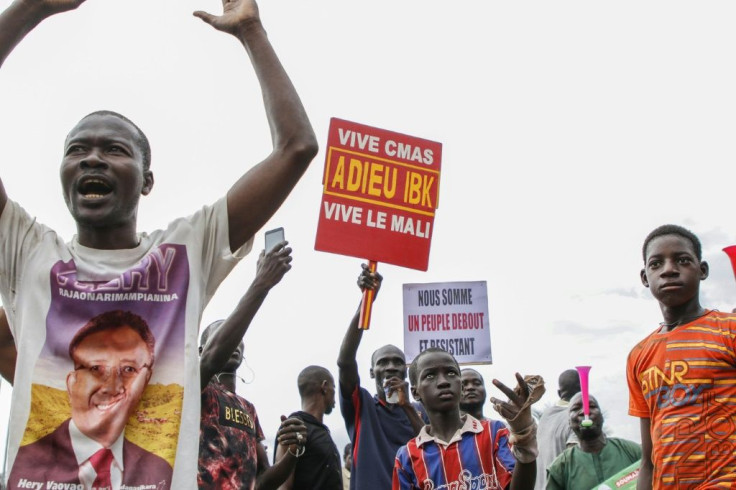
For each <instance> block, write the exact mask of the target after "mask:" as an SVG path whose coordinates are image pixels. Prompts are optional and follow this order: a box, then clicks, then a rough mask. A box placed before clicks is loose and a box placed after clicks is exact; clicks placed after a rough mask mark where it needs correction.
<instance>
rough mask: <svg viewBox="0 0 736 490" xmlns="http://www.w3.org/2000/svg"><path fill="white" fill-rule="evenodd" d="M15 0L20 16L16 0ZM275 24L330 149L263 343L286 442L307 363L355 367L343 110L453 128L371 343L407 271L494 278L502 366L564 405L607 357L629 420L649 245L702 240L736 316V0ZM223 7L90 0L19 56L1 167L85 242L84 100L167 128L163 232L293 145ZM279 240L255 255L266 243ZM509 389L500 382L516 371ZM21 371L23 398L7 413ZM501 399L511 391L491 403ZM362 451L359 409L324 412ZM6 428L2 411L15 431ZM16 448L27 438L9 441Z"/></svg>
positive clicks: (266, 417)
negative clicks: (332, 177)
mask: <svg viewBox="0 0 736 490" xmlns="http://www.w3.org/2000/svg"><path fill="white" fill-rule="evenodd" d="M9 4H10V2H9V1H8V0H0V8H5V7H6V6H7V5H9ZM260 7H261V14H262V18H263V21H264V24H265V26H266V28H267V30H268V32H269V35H270V38H271V41H272V42H273V44H274V46H275V48H276V50H277V52H278V53H279V54H280V56H281V59H282V61H283V63H284V64H285V66H286V68H287V71H288V72H289V74H290V75H291V77H292V79H293V81H294V83H295V85H296V87H297V89H298V91H299V93H300V95H301V97H302V99H303V101H304V104H305V106H306V108H307V112H308V113H309V115H310V118H311V120H312V123H313V125H314V128H315V131H316V133H317V137H318V139H319V141H320V144H321V147H322V148H321V150H322V151H320V154H319V155H318V156H317V158H316V159H315V161H314V163H313V165H312V167H311V168H310V170H308V172H307V174H306V175H305V176H304V178H303V179H302V181H301V182H300V183H299V185H298V187H297V188H296V190H295V191H294V193H293V194H292V195H291V197H290V198H289V200H288V201H287V203H286V204H285V205H284V206H283V207H282V208H281V210H280V211H279V212H278V213H277V214H276V216H274V218H273V219H272V221H271V222H270V223H269V224H268V225H267V226H266V227H265V229H269V228H272V227H276V226H284V227H285V229H286V235H287V239H289V240H290V242H291V245H292V247H293V248H294V268H293V270H292V271H291V272H290V273H289V274H288V275H287V276H286V277H285V278H284V280H283V281H282V284H280V285H279V286H277V287H276V289H274V290H273V291H272V293H271V294H270V295H269V297H268V299H267V300H266V303H265V304H264V306H263V307H262V308H261V311H260V313H259V315H258V316H257V318H256V320H255V321H254V324H253V325H252V328H251V331H250V332H248V334H247V336H246V338H245V343H246V350H245V355H246V360H247V363H248V365H249V366H250V367H251V368H252V373H254V376H253V375H252V374H251V371H249V370H248V369H247V368H243V369H242V371H241V374H242V376H243V377H244V378H246V380H248V381H250V380H251V379H252V382H250V383H249V384H247V385H241V386H240V390H241V393H242V394H244V395H245V396H246V397H247V398H248V399H249V400H251V401H252V402H253V403H255V405H256V407H257V409H258V412H259V415H260V418H261V424H262V425H263V427H264V430H265V431H266V433H267V438H268V442H269V444H272V440H273V436H274V433H275V430H276V428H277V426H278V420H279V415H280V414H288V413H289V412H291V411H293V410H297V409H298V408H299V398H298V394H297V390H296V376H297V374H298V372H299V371H300V370H301V369H302V368H303V367H305V366H307V365H309V364H321V365H324V366H325V367H327V368H329V369H330V370H331V371H332V372H333V374H334V375H337V367H336V363H335V360H336V357H337V351H338V348H339V345H340V341H341V339H342V336H343V333H344V331H345V328H346V326H347V323H348V321H349V320H350V318H351V316H352V314H353V312H354V310H355V307H356V306H357V304H358V301H359V298H360V294H359V291H358V289H357V286H355V279H356V278H357V275H358V273H359V271H360V267H359V264H360V262H361V261H360V260H358V259H355V258H350V257H342V256H337V255H331V254H325V253H321V252H315V251H314V239H315V232H316V224H317V219H318V213H319V203H320V198H321V191H322V189H321V183H320V182H321V177H322V169H323V165H324V147H325V143H326V139H327V127H328V124H329V119H330V117H333V116H334V117H340V118H343V119H348V120H352V121H356V122H360V123H364V124H368V125H371V126H377V127H382V128H386V129H390V130H393V131H398V132H402V133H407V134H412V135H415V136H419V137H422V138H426V139H430V140H434V141H439V142H441V143H443V145H444V154H443V163H442V178H441V187H440V208H439V209H438V211H437V215H436V218H435V227H434V239H433V244H432V251H431V254H430V262H429V270H428V271H427V272H419V271H413V270H408V269H402V268H399V267H394V266H388V265H379V270H380V271H381V272H382V273H383V274H384V276H385V278H386V279H385V281H384V288H383V290H382V292H381V294H380V297H379V299H378V302H377V303H376V305H375V308H374V317H373V323H372V327H371V329H370V331H369V332H368V333H366V335H365V337H364V341H363V345H362V346H361V348H360V351H359V359H358V361H359V366H360V374H361V376H362V384H363V386H365V387H366V388H368V389H369V390H372V389H373V388H372V383H371V380H370V379H369V377H368V368H369V363H370V360H369V357H370V353H371V352H372V351H373V350H374V349H375V348H377V347H379V346H381V345H383V344H385V343H395V344H397V345H401V343H402V338H403V337H402V303H401V285H402V284H403V283H421V282H444V281H464V280H485V281H487V282H488V296H489V310H490V324H491V332H492V333H491V338H492V345H493V356H494V365H493V366H483V367H481V369H480V370H481V371H482V372H483V374H484V375H485V376H486V378H487V379H490V378H492V377H498V378H500V379H501V380H503V381H507V382H511V381H512V380H513V373H514V372H515V371H521V372H522V373H538V374H541V375H543V376H544V377H545V379H546V380H547V383H548V394H547V395H545V397H544V398H543V399H542V401H541V402H540V405H544V404H547V403H552V402H554V401H555V400H556V388H557V386H556V384H557V382H556V380H557V376H558V374H559V373H560V372H561V371H563V370H564V369H566V368H568V367H573V366H575V365H578V364H591V365H592V366H593V369H592V371H591V386H592V392H593V393H594V394H596V395H597V397H598V400H599V402H600V403H601V404H602V406H603V408H604V409H605V410H606V412H607V413H608V418H607V425H608V428H609V429H610V430H611V431H612V432H613V433H614V434H616V435H619V436H622V437H627V438H630V439H633V440H637V441H638V440H639V429H638V420H637V419H634V418H631V417H629V416H628V415H627V413H626V412H627V398H628V394H627V388H626V381H625V360H626V355H627V354H628V352H629V350H630V349H631V347H632V346H633V345H634V344H635V343H636V342H637V341H638V340H640V339H641V338H643V337H644V336H645V335H646V334H647V333H648V332H650V331H651V330H653V329H654V328H655V327H656V325H657V322H659V321H660V314H659V309H658V306H657V304H656V302H655V301H654V300H653V299H652V298H651V295H650V294H649V292H648V291H647V290H646V289H644V288H643V287H642V285H641V283H640V281H639V278H638V272H639V270H640V268H641V264H642V260H641V252H640V249H641V242H642V240H643V238H644V237H645V236H646V234H647V233H648V232H649V231H650V230H651V229H653V228H654V227H656V226H658V225H660V224H663V223H667V222H674V223H679V224H683V225H685V226H687V227H689V228H691V229H692V230H693V231H695V232H696V233H698V234H699V235H700V237H701V239H702V241H703V243H704V250H705V256H706V259H707V260H709V262H710V264H711V277H710V278H709V279H708V280H707V281H706V282H705V283H704V285H703V298H704V299H703V303H704V305H706V306H708V307H713V308H718V309H721V310H730V309H731V308H732V307H733V306H736V282H735V281H734V276H733V272H732V270H731V268H730V265H729V263H728V261H727V258H726V256H725V254H723V252H721V248H723V247H724V246H726V245H730V244H733V243H736V226H735V225H734V219H733V204H732V203H733V198H732V190H733V182H734V178H735V177H736V167H735V166H734V161H735V160H736V158H735V157H736V147H735V146H734V144H733V142H734V133H735V131H736V91H734V87H736V64H735V63H734V57H735V51H736V30H735V29H734V28H733V23H734V18H735V16H736V4H734V3H733V2H727V1H713V2H705V3H704V2H697V3H696V2H681V1H670V0H668V1H666V2H665V1H641V0H637V1H625V0H624V1H617V2H589V1H582V0H581V1H558V2H546V1H533V0H532V1H527V2H496V1H487V2H454V3H448V2H439V1H436V0H404V1H400V2H396V1H387V0H374V1H371V2H365V1H363V2H357V1H345V0H321V1H316V2H305V1H303V0H281V1H274V0H262V1H261V3H260ZM197 9H205V10H210V11H213V12H215V11H219V9H220V3H219V2H217V1H215V0H196V1H195V0H88V1H87V3H86V4H84V5H82V7H80V8H79V9H78V10H77V11H75V12H71V13H67V14H64V15H60V16H57V17H56V18H53V19H50V20H48V21H46V22H44V23H43V24H42V25H41V26H40V27H39V28H38V29H37V30H36V31H34V32H32V33H31V34H30V35H29V36H28V37H27V38H26V40H25V41H24V42H23V43H22V44H21V45H20V46H19V47H18V48H17V49H16V51H15V52H14V53H13V54H12V55H11V57H10V58H9V59H8V60H7V62H6V63H5V65H4V66H3V68H2V70H1V71H2V73H0V100H1V102H0V104H2V105H1V106H2V111H0V162H2V163H1V164H0V169H1V174H0V175H1V176H2V179H3V182H4V184H5V186H6V189H7V191H8V194H9V196H11V197H12V198H13V199H15V200H17V201H19V202H20V203H21V204H22V205H23V206H24V207H25V208H26V209H28V210H29V211H30V212H31V213H32V214H35V215H37V216H38V219H39V220H40V221H41V222H43V223H45V224H48V225H50V226H52V227H54V228H55V229H57V231H59V232H60V233H61V234H62V235H63V236H65V237H71V236H72V234H73V233H74V227H73V222H72V220H71V218H70V216H69V215H68V212H67V210H66V207H65V205H64V203H63V200H62V197H61V192H60V185H59V181H58V165H59V162H60V159H61V153H62V152H61V150H62V143H63V139H64V136H65V135H66V133H67V132H68V131H69V129H71V127H72V126H73V125H74V124H75V123H76V122H77V120H78V119H79V118H80V117H82V116H83V115H85V114H87V113H88V112H91V111H93V110H96V109H101V108H107V109H112V110H116V111H119V112H122V113H123V114H125V115H127V116H129V117H130V118H132V119H133V120H134V121H136V122H137V123H138V124H139V125H140V126H141V128H142V129H143V130H144V131H145V132H146V133H147V134H148V136H149V138H150V140H151V142H152V146H153V166H152V169H153V171H154V173H155V175H156V186H155V188H154V190H153V192H152V194H151V195H150V196H148V197H147V198H145V199H144V201H143V203H142V205H141V209H140V214H139V227H140V229H142V230H148V229H152V228H157V227H161V226H164V225H165V223H167V222H168V221H169V220H171V219H173V218H175V217H177V216H180V215H184V214H189V213H191V212H192V211H194V210H195V209H196V208H197V207H199V206H200V205H201V204H204V203H209V202H212V201H214V200H215V199H217V198H218V197H220V196H222V195H224V193H225V192H226V191H227V189H228V188H229V186H230V185H231V184H232V183H233V182H234V181H235V179H236V178H237V177H238V176H239V175H241V173H242V172H244V171H245V170H246V169H248V168H249V167H250V166H251V165H253V164H254V163H255V162H257V161H259V160H260V159H261V158H263V157H264V156H265V155H266V154H268V152H269V151H270V139H269V135H268V128H267V124H266V121H265V118H264V114H263V108H262V104H261V100H260V93H259V91H258V88H257V84H256V81H255V78H254V76H253V72H252V69H251V67H250V64H249V62H248V60H247V58H246V55H245V53H244V51H243V49H242V48H241V47H240V46H239V44H238V43H237V42H236V40H235V39H233V38H231V37H229V36H227V35H225V34H222V33H220V32H217V31H215V30H213V29H212V28H210V27H209V26H207V25H205V24H204V23H202V22H201V21H200V20H199V19H196V18H194V17H192V16H191V12H192V11H194V10H197ZM262 243H263V234H262V232H261V233H259V235H258V236H257V240H256V247H257V249H259V250H260V248H261V247H262V246H263V245H262ZM256 256H257V254H252V255H251V256H249V257H248V258H246V259H245V260H244V261H243V262H242V263H241V264H240V265H239V266H238V267H237V268H236V270H235V271H234V272H233V273H232V274H231V275H230V277H229V278H228V279H227V280H226V281H225V283H223V285H222V287H221V288H220V291H219V293H218V294H217V296H216V297H215V298H214V300H213V301H212V303H211V304H210V306H209V307H208V309H207V310H206V311H205V314H204V318H203V323H204V324H207V323H209V322H210V321H213V320H215V319H218V318H222V317H224V316H226V315H227V314H228V312H229V311H230V310H231V309H232V307H233V306H234V305H235V304H236V302H237V299H238V298H239V296H240V295H241V294H242V293H243V292H244V291H245V289H246V288H247V286H248V285H249V284H250V281H251V279H252V277H253V274H254V271H255V259H256ZM489 392H490V393H491V394H493V395H495V396H498V395H500V393H499V392H497V391H496V390H495V389H493V388H489ZM8 397H9V390H8V387H7V385H5V384H4V385H3V386H2V388H1V389H0V400H2V405H3V407H5V408H4V410H5V411H4V412H2V413H0V418H2V420H5V418H6V417H7V400H8ZM486 413H487V414H490V413H491V408H490V407H488V409H487V410H486ZM326 423H327V424H328V425H329V426H330V428H331V429H332V431H333V435H334V438H335V440H336V442H337V444H338V446H339V447H340V448H342V446H343V445H344V444H345V443H346V442H347V435H346V432H345V428H344V425H343V421H342V418H341V416H340V414H339V409H338V410H336V411H335V412H334V413H333V414H332V415H330V416H328V417H327V418H326ZM4 427H5V424H4V423H0V429H4ZM0 436H2V440H4V435H2V434H0Z"/></svg>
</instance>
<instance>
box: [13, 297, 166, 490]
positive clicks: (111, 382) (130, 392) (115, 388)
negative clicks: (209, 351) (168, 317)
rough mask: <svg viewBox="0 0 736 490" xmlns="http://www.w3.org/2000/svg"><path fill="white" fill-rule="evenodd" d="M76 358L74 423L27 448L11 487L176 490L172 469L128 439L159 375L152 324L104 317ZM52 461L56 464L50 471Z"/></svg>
mask: <svg viewBox="0 0 736 490" xmlns="http://www.w3.org/2000/svg"><path fill="white" fill-rule="evenodd" d="M69 357H70V359H71V361H72V363H73V370H72V371H70V372H69V373H68V374H67V375H66V388H67V394H68V397H69V404H70V406H71V417H70V418H69V419H67V420H65V421H64V422H63V423H62V424H61V425H59V426H58V427H57V428H56V429H55V430H54V431H53V432H51V433H50V434H47V435H46V436H44V437H42V438H40V439H38V440H37V441H35V442H33V443H31V444H27V445H25V446H22V447H21V448H20V450H19V451H18V455H17V457H16V461H15V465H14V466H13V470H12V472H11V476H10V482H11V484H17V485H21V486H22V485H24V484H28V483H35V482H39V481H40V482H43V483H44V488H46V484H48V483H49V482H54V483H71V484H79V485H82V487H80V488H90V487H92V488H120V487H121V486H122V485H124V486H126V487H133V488H135V487H137V486H143V485H150V484H156V485H159V484H163V487H159V488H168V485H169V483H170V481H171V473H172V467H171V465H170V464H169V463H168V462H166V461H165V460H164V459H163V458H161V457H160V456H157V455H156V454H153V453H152V452H150V451H147V450H146V449H143V448H142V447H140V446H138V445H137V444H135V443H133V442H131V441H130V440H128V439H127V438H126V437H125V427H126V425H127V424H128V420H129V419H130V417H131V416H132V415H134V414H135V413H136V409H137V408H138V406H139V403H140V400H141V398H142V396H143V392H144V390H145V389H146V387H147V386H148V383H149V381H150V379H151V376H152V374H153V369H154V361H155V339H154V336H153V334H152V333H151V330H150V328H149V327H148V324H147V323H146V321H145V320H144V319H143V318H142V317H140V316H139V315H137V314H135V313H132V312H129V311H121V310H115V311H108V312H105V313H102V314H100V315H97V316H96V317H94V318H92V319H91V320H90V321H89V322H87V323H86V324H85V325H84V326H83V327H82V328H81V329H79V331H77V333H76V334H75V335H74V337H73V338H72V340H71V342H70V344H69ZM50 459H52V460H53V461H54V464H53V465H51V466H47V465H45V464H44V461H46V460H50ZM126 466H129V467H133V468H135V467H138V468H146V472H145V473H146V474H145V475H140V474H137V475H133V474H130V473H132V472H125V467H126ZM49 467H53V468H54V470H53V472H52V473H53V474H49V472H48V471H46V472H45V473H44V475H43V476H41V473H43V470H41V468H49ZM136 473H139V472H136Z"/></svg>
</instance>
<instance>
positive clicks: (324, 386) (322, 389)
mask: <svg viewBox="0 0 736 490" xmlns="http://www.w3.org/2000/svg"><path fill="white" fill-rule="evenodd" d="M328 386H329V383H328V382H327V380H326V379H325V380H323V381H322V384H321V385H320V387H319V389H320V390H321V391H322V394H323V395H326V394H327V387H328Z"/></svg>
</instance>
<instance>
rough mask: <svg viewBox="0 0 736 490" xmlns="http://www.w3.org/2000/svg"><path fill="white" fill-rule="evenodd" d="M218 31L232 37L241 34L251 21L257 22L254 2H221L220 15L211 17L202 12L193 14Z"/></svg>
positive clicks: (242, 0)
mask: <svg viewBox="0 0 736 490" xmlns="http://www.w3.org/2000/svg"><path fill="white" fill-rule="evenodd" d="M194 16H195V17H199V18H200V19H202V20H203V21H205V22H206V23H208V24H209V25H211V26H212V27H214V28H215V29H217V30H218V31H222V32H227V33H228V34H232V35H234V36H238V35H240V34H241V33H242V29H243V28H244V27H245V26H246V25H247V24H249V23H250V22H251V21H259V20H260V17H259V15H258V5H256V2H255V1H254V0H222V15H212V14H210V13H207V12H204V11H202V10H197V11H196V12H194Z"/></svg>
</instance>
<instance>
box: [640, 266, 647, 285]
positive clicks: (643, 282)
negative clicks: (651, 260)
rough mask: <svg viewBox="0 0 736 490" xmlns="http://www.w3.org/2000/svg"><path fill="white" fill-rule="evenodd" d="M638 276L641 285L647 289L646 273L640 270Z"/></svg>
mask: <svg viewBox="0 0 736 490" xmlns="http://www.w3.org/2000/svg"><path fill="white" fill-rule="evenodd" d="M639 276H641V283H642V284H643V285H644V287H645V288H648V287H649V280H648V279H647V271H646V270H644V269H642V270H641V272H640V273H639Z"/></svg>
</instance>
